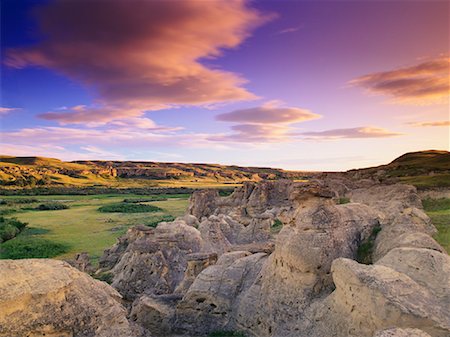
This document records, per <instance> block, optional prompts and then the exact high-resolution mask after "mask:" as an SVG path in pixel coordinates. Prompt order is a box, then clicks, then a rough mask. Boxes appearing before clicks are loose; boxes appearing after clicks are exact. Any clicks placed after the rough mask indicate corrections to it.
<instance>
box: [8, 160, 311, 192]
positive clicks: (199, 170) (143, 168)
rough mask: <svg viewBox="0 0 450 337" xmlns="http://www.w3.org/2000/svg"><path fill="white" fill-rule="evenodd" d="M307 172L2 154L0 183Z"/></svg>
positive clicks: (217, 180) (118, 183) (240, 177)
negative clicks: (69, 160) (67, 160)
mask: <svg viewBox="0 0 450 337" xmlns="http://www.w3.org/2000/svg"><path fill="white" fill-rule="evenodd" d="M308 175H309V173H308V172H296V171H285V170H281V169H273V168H264V167H241V166H225V165H218V164H186V163H161V162H144V161H139V162H138V161H74V162H64V161H61V160H58V159H55V158H43V157H12V156H0V185H1V186H2V187H4V188H22V187H25V188H27V187H39V186H64V187H88V186H111V187H136V186H177V185H180V186H181V185H183V186H186V185H188V186H189V185H190V184H197V185H201V184H206V185H208V184H234V183H242V182H244V181H260V180H275V179H301V178H303V177H305V176H308Z"/></svg>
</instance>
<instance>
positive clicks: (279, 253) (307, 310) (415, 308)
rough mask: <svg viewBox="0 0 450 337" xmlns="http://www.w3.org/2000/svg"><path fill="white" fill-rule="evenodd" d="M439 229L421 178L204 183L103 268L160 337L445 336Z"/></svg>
mask: <svg viewBox="0 0 450 337" xmlns="http://www.w3.org/2000/svg"><path fill="white" fill-rule="evenodd" d="M343 198H345V199H344V200H346V201H350V202H348V203H343V204H342V203H341V202H340V200H341V199H343ZM433 233H435V228H434V226H433V225H432V224H431V222H430V219H429V218H428V216H427V215H426V214H425V213H424V212H423V210H422V205H421V202H420V199H419V197H418V195H417V191H416V189H415V188H414V187H412V186H406V185H400V184H393V185H380V184H379V183H377V181H376V179H375V180H374V179H364V180H360V181H358V180H355V179H348V178H347V177H346V176H345V175H332V176H324V177H323V178H322V179H321V180H319V179H318V180H314V181H310V182H307V183H300V182H299V183H294V182H291V181H274V182H262V183H258V184H256V183H246V184H244V185H243V186H242V187H240V188H238V189H236V191H235V192H234V193H233V194H232V195H230V196H228V197H220V196H219V195H218V193H217V192H215V191H211V190H209V191H199V192H195V193H194V194H193V195H192V197H191V204H190V207H189V210H188V213H187V214H186V215H185V216H184V217H180V218H177V219H176V220H175V221H173V222H162V223H160V224H158V226H157V227H156V228H148V227H145V226H136V227H133V228H131V229H130V230H129V231H128V232H127V234H126V235H125V236H123V237H122V238H120V239H119V240H118V242H117V244H116V245H114V246H113V247H112V248H111V249H109V250H107V251H105V255H104V256H103V257H102V258H101V260H100V267H101V268H100V270H99V271H98V272H99V273H110V274H111V275H112V286H113V287H114V288H116V289H117V291H118V292H119V293H120V294H121V295H122V296H123V297H124V299H125V300H126V301H125V304H126V306H127V308H128V310H129V316H128V319H129V322H131V323H128V322H126V321H125V323H124V326H125V327H126V328H127V329H131V328H132V327H133V325H134V324H137V325H138V326H140V327H141V328H142V329H144V331H145V333H147V334H149V335H151V336H172V335H173V336H175V335H176V336H181V335H182V336H206V335H208V334H209V333H211V332H212V331H216V330H233V331H242V332H243V333H245V335H246V336H248V337H289V336H292V337H294V336H295V337H306V336H307V337H323V336H327V337H328V336H329V337H347V336H350V337H357V336H358V337H372V336H378V337H383V336H385V337H387V336H398V337H402V336H407V335H408V336H417V337H425V336H432V337H443V336H450V312H449V308H450V305H449V303H450V258H449V256H448V255H447V253H446V252H445V251H444V249H443V248H442V247H441V246H440V245H439V244H438V243H437V242H436V241H435V240H434V239H433V238H432V237H431V235H432V234H433ZM366 246H370V249H366V250H362V249H361V248H362V247H366ZM366 248H367V247H366ZM361 254H367V255H368V256H366V257H368V258H367V259H363V258H362V257H361ZM356 260H358V261H369V262H371V263H373V264H367V265H366V264H361V263H358V262H356ZM77 273H78V272H77ZM85 277H86V278H88V277H87V276H85ZM89 280H90V279H89ZM86 282H87V281H86ZM90 282H94V283H95V282H96V281H93V280H90ZM81 286H82V287H84V286H83V285H81ZM103 287H107V286H106V285H103ZM83 289H84V288H83ZM107 289H111V288H109V287H107ZM97 295H98V296H100V295H99V294H97ZM0 297H1V296H0ZM111 308H113V306H111ZM120 308H121V309H120V310H122V311H121V312H122V313H123V308H122V307H120ZM111 310H112V309H111ZM81 317H84V316H81ZM96 317H97V318H98V317H101V316H96ZM120 317H122V316H120ZM22 319H25V318H22ZM98 319H99V320H101V318H98ZM68 324H69V325H70V324H77V323H76V322H73V321H69V322H68ZM113 326H114V325H113ZM98 331H102V330H101V329H100V330H98ZM112 331H114V330H112ZM133 333H134V335H130V336H137V334H136V332H134V331H133ZM139 333H140V332H139ZM112 336H113V334H112ZM124 336H127V335H126V334H124Z"/></svg>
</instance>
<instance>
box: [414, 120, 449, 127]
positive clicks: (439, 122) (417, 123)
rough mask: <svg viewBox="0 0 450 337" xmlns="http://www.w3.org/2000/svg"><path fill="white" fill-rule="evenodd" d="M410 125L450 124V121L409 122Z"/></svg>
mask: <svg viewBox="0 0 450 337" xmlns="http://www.w3.org/2000/svg"><path fill="white" fill-rule="evenodd" d="M408 124H409V125H412V126H416V127H428V126H450V121H435V122H415V123H408Z"/></svg>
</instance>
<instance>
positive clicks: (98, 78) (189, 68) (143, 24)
mask: <svg viewBox="0 0 450 337" xmlns="http://www.w3.org/2000/svg"><path fill="white" fill-rule="evenodd" d="M80 17H82V18H83V20H80ZM272 17H273V16H272V15H266V14H263V13H261V12H259V11H257V10H255V9H253V8H251V7H250V6H249V5H248V1H245V0H231V1H197V0H186V1H179V2H177V3H176V6H174V5H173V3H172V2H171V1H138V2H134V3H133V5H132V6H131V5H130V4H129V3H127V2H125V1H110V2H108V3H107V4H106V3H105V2H104V1H58V2H51V3H49V4H48V5H44V6H42V7H41V8H40V9H39V10H38V11H37V18H38V21H39V24H40V28H41V33H42V34H43V36H44V41H43V42H41V43H39V44H37V45H35V46H31V47H26V48H15V49H10V50H9V51H8V52H7V58H6V64H7V65H9V66H10V67H15V68H23V67H27V66H41V67H46V68H49V69H53V70H55V71H57V72H59V73H62V74H64V75H66V76H68V77H70V78H72V79H74V80H77V81H79V82H81V83H83V84H85V85H86V86H88V87H90V88H91V89H93V91H94V92H96V93H97V94H98V97H97V103H96V106H93V107H84V108H82V109H79V110H76V109H73V108H72V109H71V110H69V111H59V112H48V113H45V114H43V115H42V116H41V117H43V118H45V119H49V120H56V121H61V122H62V123H74V122H75V123H77V122H95V121H96V120H97V121H102V122H105V121H108V120H113V119H117V118H122V117H129V116H131V117H139V116H141V115H142V114H143V112H144V111H145V110H155V109H160V108H162V107H168V106H171V105H191V104H192V105H202V104H211V103H217V102H230V101H240V100H249V99H254V98H255V97H256V96H255V95H254V94H252V93H251V92H249V91H248V90H247V89H245V88H244V86H243V85H244V84H245V83H246V80H245V79H244V78H242V77H241V76H240V75H238V74H235V73H232V72H228V71H225V70H221V69H217V68H213V67H209V66H206V65H204V64H203V63H201V62H200V61H199V60H200V59H204V58H209V59H212V58H216V57H219V56H220V55H221V53H222V51H223V50H224V49H227V48H235V47H237V46H239V45H240V44H241V43H242V42H243V41H244V40H245V39H246V38H247V37H248V36H250V34H251V32H252V31H253V30H254V29H255V28H256V27H257V26H259V25H261V24H263V23H265V22H267V21H268V20H270V19H271V18H272Z"/></svg>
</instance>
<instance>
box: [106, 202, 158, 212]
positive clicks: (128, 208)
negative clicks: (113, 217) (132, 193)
mask: <svg viewBox="0 0 450 337" xmlns="http://www.w3.org/2000/svg"><path fill="white" fill-rule="evenodd" d="M98 210H99V212H103V213H147V212H160V211H162V209H161V208H159V207H156V206H153V205H143V204H131V203H121V204H110V205H105V206H102V207H100V208H99V209H98Z"/></svg>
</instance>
